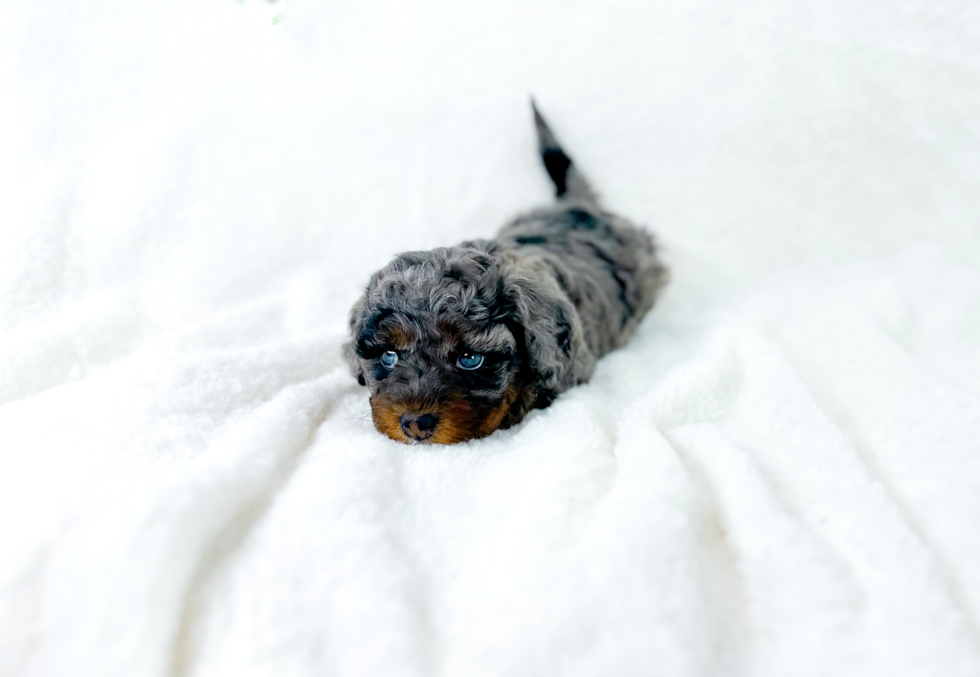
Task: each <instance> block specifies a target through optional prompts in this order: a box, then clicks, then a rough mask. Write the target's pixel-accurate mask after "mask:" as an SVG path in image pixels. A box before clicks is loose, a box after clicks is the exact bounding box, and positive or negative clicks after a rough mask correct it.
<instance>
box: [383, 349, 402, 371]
mask: <svg viewBox="0 0 980 677" xmlns="http://www.w3.org/2000/svg"><path fill="white" fill-rule="evenodd" d="M381 364H383V365H384V366H386V367H388V368H389V369H391V368H392V367H394V366H395V365H396V364H398V353H396V352H395V351H394V350H389V351H388V352H386V353H384V354H383V355H382V356H381Z"/></svg>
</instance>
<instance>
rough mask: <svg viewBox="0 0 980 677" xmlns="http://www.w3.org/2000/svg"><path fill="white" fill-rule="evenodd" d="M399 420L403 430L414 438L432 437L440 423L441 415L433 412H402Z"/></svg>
mask: <svg viewBox="0 0 980 677" xmlns="http://www.w3.org/2000/svg"><path fill="white" fill-rule="evenodd" d="M398 420H399V422H400V423H401V424H402V432H404V433H405V435H406V436H407V437H409V438H411V439H413V440H424V439H427V438H429V437H432V433H433V432H434V431H435V429H436V424H438V423H439V417H438V416H433V415H432V414H402V415H401V418H400V419H398Z"/></svg>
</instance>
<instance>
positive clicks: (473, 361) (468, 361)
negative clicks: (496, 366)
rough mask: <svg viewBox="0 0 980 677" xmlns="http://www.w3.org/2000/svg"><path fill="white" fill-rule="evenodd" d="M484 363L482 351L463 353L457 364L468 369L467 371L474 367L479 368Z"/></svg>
mask: <svg viewBox="0 0 980 677" xmlns="http://www.w3.org/2000/svg"><path fill="white" fill-rule="evenodd" d="M482 364H483V355H481V354H480V353H463V354H462V355H460V356H459V359H458V360H456V366H457V367H459V368H460V369H466V370H467V371H472V370H473V369H479V368H480V366H481V365H482Z"/></svg>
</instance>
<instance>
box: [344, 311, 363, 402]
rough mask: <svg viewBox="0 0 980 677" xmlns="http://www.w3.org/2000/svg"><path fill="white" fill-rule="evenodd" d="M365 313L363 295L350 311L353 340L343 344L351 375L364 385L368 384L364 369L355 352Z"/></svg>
mask: <svg viewBox="0 0 980 677" xmlns="http://www.w3.org/2000/svg"><path fill="white" fill-rule="evenodd" d="M363 315H364V297H363V296H362V297H361V298H360V299H359V300H358V301H357V303H355V304H354V307H353V308H351V311H350V325H349V326H350V334H351V340H350V341H347V342H346V343H345V344H344V346H343V349H342V351H343V355H344V359H345V360H347V366H348V367H350V373H351V376H353V377H354V378H356V379H357V382H358V383H360V384H361V385H362V386H363V385H367V382H366V381H365V380H364V370H363V369H362V368H361V360H360V359H359V358H358V357H357V353H356V352H354V340H355V339H356V338H357V335H358V333H359V332H360V326H361V324H362V323H363V321H364V320H363Z"/></svg>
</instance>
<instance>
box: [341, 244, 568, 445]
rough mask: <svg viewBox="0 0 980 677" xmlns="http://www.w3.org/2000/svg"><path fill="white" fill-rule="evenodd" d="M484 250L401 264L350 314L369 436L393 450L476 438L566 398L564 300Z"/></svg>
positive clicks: (381, 274)
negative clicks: (372, 431)
mask: <svg viewBox="0 0 980 677" xmlns="http://www.w3.org/2000/svg"><path fill="white" fill-rule="evenodd" d="M492 249H493V247H492V245H486V244H485V245H484V247H482V248H480V247H477V246H472V247H470V246H460V247H454V248H450V249H436V250H433V251H428V252H409V253H407V254H402V255H400V256H399V257H398V258H396V259H395V260H394V261H392V262H391V263H390V264H389V265H388V266H386V267H385V268H383V269H382V270H380V271H378V272H377V273H375V275H374V276H373V277H372V278H371V281H370V283H369V284H368V287H367V289H366V291H365V294H364V296H363V297H362V298H361V299H360V301H358V303H357V304H356V305H355V306H354V309H353V310H352V312H351V322H350V328H351V342H350V343H349V344H347V346H346V347H345V356H346V358H347V360H348V362H349V364H350V366H351V371H352V373H353V374H354V376H355V377H356V378H357V379H358V381H359V382H360V383H361V384H362V385H366V386H367V387H368V389H369V390H370V401H371V413H372V418H373V419H374V424H375V426H376V427H377V429H378V430H379V431H380V432H382V433H384V434H385V435H387V436H389V437H391V438H392V439H394V440H398V441H400V442H426V443H437V444H453V443H455V442H462V441H465V440H469V439H473V438H477V437H484V436H486V435H489V434H490V433H492V432H493V431H494V430H496V429H497V428H501V427H508V426H511V425H514V424H516V423H518V422H519V421H520V420H521V419H522V418H523V417H524V415H525V414H526V413H527V412H528V411H529V410H530V409H531V408H532V407H534V406H535V405H539V406H540V405H542V404H546V403H547V402H550V400H551V399H553V398H554V396H555V395H556V394H557V392H559V391H560V390H561V389H563V388H564V384H565V383H566V382H567V380H568V372H569V371H570V367H571V365H572V362H573V357H572V353H573V350H572V343H573V341H572V333H573V327H572V324H571V321H570V318H571V317H572V316H573V313H572V312H571V310H570V306H569V305H568V302H567V300H562V299H561V298H560V295H556V294H549V293H548V291H545V289H543V288H542V287H544V288H547V284H544V285H542V284H541V283H540V281H538V282H535V276H534V275H529V274H527V271H522V270H521V266H520V265H519V263H518V262H517V261H515V260H511V259H508V258H507V257H506V256H504V257H501V256H498V255H495V254H494V253H492ZM488 250H491V251H488ZM551 291H554V290H551Z"/></svg>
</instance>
